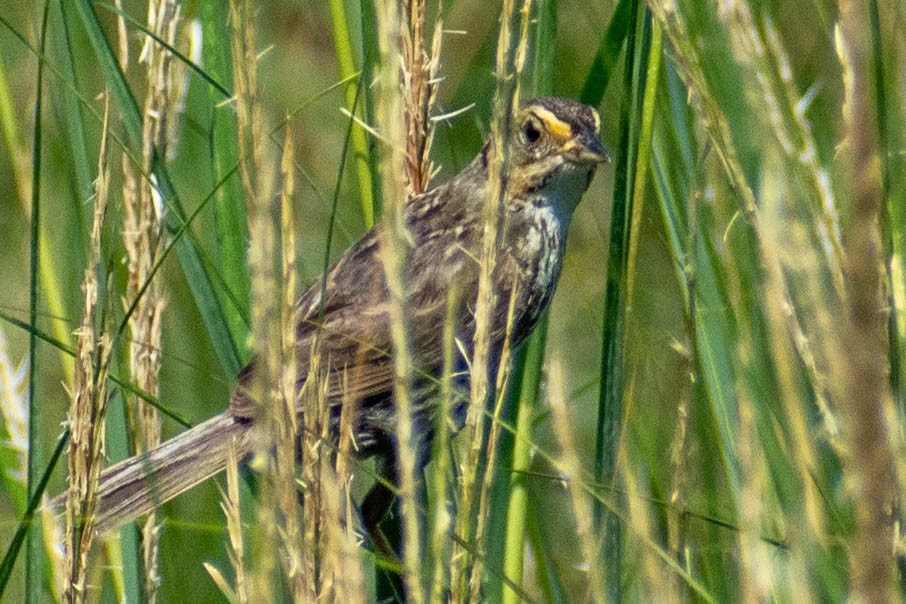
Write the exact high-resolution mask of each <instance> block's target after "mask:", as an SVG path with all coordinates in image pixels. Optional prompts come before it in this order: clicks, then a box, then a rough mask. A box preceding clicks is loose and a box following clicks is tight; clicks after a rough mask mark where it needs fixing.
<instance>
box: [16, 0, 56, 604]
mask: <svg viewBox="0 0 906 604" xmlns="http://www.w3.org/2000/svg"><path fill="white" fill-rule="evenodd" d="M49 13H50V0H46V1H45V3H44V11H43V17H42V19H41V30H40V42H39V49H40V56H41V57H43V56H44V48H45V45H46V41H47V19H48V15H49ZM43 91H44V61H43V60H40V58H39V60H38V78H37V83H36V93H35V111H34V116H35V123H34V140H33V143H32V145H33V147H32V180H31V186H32V190H31V221H30V225H29V226H30V233H29V237H30V244H31V249H30V253H29V268H28V284H29V285H28V321H29V324H30V325H32V326H37V324H38V298H39V292H38V280H39V278H40V276H39V270H40V266H41V257H40V255H39V250H40V243H39V242H40V239H41V230H42V229H41V183H42V181H41V165H42V161H43V156H42V152H41V143H42V140H43V139H42V130H41V128H42V125H43V97H44V92H43ZM40 397H41V394H40V393H39V391H38V339H37V338H36V337H35V335H34V333H29V336H28V495H29V499H30V500H34V499H36V498H38V497H40V493H41V492H42V491H43V489H44V486H46V484H47V482H46V480H45V481H42V472H44V473H46V468H44V438H43V424H44V413H43V412H42V411H43V405H42V401H41V398H40ZM29 507H31V506H29ZM28 524H29V528H28V531H27V534H28V541H27V543H26V550H25V595H26V598H27V599H28V600H29V601H33V602H36V601H39V600H43V599H44V597H45V585H44V577H45V570H46V566H45V558H44V541H43V536H42V534H41V530H40V527H39V526H38V525H35V526H30V523H28ZM13 559H15V557H14V558H13Z"/></svg>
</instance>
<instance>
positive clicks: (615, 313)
mask: <svg viewBox="0 0 906 604" xmlns="http://www.w3.org/2000/svg"><path fill="white" fill-rule="evenodd" d="M645 14H646V13H645V8H644V5H643V4H641V3H633V7H632V10H631V19H632V20H631V22H630V24H629V25H628V29H629V32H630V33H629V36H628V38H627V41H626V48H627V52H626V72H625V77H626V90H627V93H626V99H625V100H624V102H623V104H622V107H621V112H620V115H621V118H620V123H621V132H620V149H619V152H618V153H617V165H616V169H615V174H616V177H615V182H614V203H613V210H612V212H611V227H610V244H609V250H608V258H607V284H606V288H605V299H604V328H603V333H602V337H601V341H602V349H601V378H600V384H601V386H600V393H599V397H598V420H597V428H596V431H595V464H594V477H595V482H596V483H597V484H602V485H608V486H612V483H613V481H614V478H615V472H616V453H617V447H618V443H619V438H620V430H621V423H622V415H623V405H624V401H623V388H624V385H623V361H622V358H623V330H624V323H623V322H624V312H625V310H624V309H625V305H626V303H627V299H626V295H627V289H626V287H627V283H626V279H627V275H626V271H627V254H628V252H629V246H630V241H631V238H632V237H636V236H637V234H635V233H632V232H630V231H629V228H630V221H631V216H632V214H633V209H632V207H633V204H634V203H635V202H637V201H638V200H635V199H634V196H633V192H634V187H633V183H634V180H635V170H636V164H635V160H636V156H637V153H638V147H637V142H638V133H639V130H640V127H641V125H640V123H639V120H640V109H641V102H642V96H643V94H644V88H645V78H644V71H643V66H644V64H645V61H644V57H645V56H646V53H647V46H648V43H649V42H648V39H647V35H646V33H645V20H646V17H645ZM595 519H596V523H597V526H598V527H599V530H602V531H603V533H604V544H603V548H604V553H603V555H604V561H603V565H604V568H605V569H606V571H607V589H608V594H607V597H608V598H609V599H612V600H613V601H620V600H621V583H622V580H621V573H622V570H621V568H622V554H621V552H622V548H623V538H622V530H623V529H622V527H621V525H620V522H619V519H618V518H617V517H616V516H615V515H613V514H606V513H605V511H604V509H603V507H602V506H601V505H599V504H597V505H596V506H595Z"/></svg>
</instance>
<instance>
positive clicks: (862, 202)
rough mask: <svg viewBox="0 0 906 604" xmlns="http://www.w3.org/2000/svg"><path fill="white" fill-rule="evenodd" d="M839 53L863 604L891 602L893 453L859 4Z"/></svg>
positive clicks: (866, 56)
mask: <svg viewBox="0 0 906 604" xmlns="http://www.w3.org/2000/svg"><path fill="white" fill-rule="evenodd" d="M839 8H840V15H841V23H840V28H839V29H838V31H837V33H838V37H837V42H838V52H839V54H840V56H841V60H842V61H843V67H844V69H843V76H844V80H843V84H844V92H845V100H844V105H843V130H842V134H843V136H844V140H845V141H846V150H845V155H844V157H845V160H846V162H847V163H846V176H847V177H848V178H847V182H848V183H849V187H848V193H849V195H850V199H851V205H850V220H849V226H848V228H847V232H846V237H845V241H846V251H847V259H846V276H847V281H846V285H847V294H848V303H849V309H848V315H849V316H848V324H847V330H846V336H845V340H844V342H845V346H846V356H847V359H848V361H849V363H848V365H847V371H846V373H845V374H844V376H842V377H843V380H844V385H843V391H844V393H845V399H844V400H845V401H846V405H847V409H846V413H847V422H846V431H847V433H848V440H849V446H850V451H851V457H850V459H849V460H847V461H848V463H847V465H846V466H845V468H844V472H845V474H844V475H845V477H846V482H847V484H848V486H849V488H850V490H851V493H852V497H853V502H854V504H855V522H856V534H855V540H854V543H853V546H854V550H853V553H852V556H851V557H850V566H851V571H852V594H853V597H854V599H855V600H856V601H861V602H892V601H894V592H893V561H892V560H891V556H890V552H891V551H892V547H893V521H892V518H891V512H892V504H893V495H894V490H893V485H895V484H896V475H895V473H894V467H893V460H892V458H891V455H892V452H893V450H894V448H893V446H892V442H891V440H890V435H889V428H888V426H887V425H886V424H885V419H886V417H888V416H891V415H892V413H889V412H888V410H887V407H888V406H889V405H890V404H891V400H890V383H889V381H888V369H889V367H888V361H887V359H889V358H890V354H889V353H890V351H889V350H888V343H889V341H890V340H889V338H888V333H887V323H886V316H885V313H883V312H881V311H882V309H883V308H884V307H885V304H884V301H883V299H882V297H881V287H882V283H883V275H882V267H883V263H882V258H881V256H880V253H879V250H880V247H881V246H880V233H879V232H878V219H879V216H880V210H881V198H882V195H881V182H880V165H879V157H878V154H877V148H878V145H877V142H878V141H877V131H876V129H875V128H876V126H875V124H876V122H875V121H874V117H873V116H874V112H873V110H872V106H871V100H870V99H871V95H872V92H871V83H870V81H869V77H868V74H869V73H871V63H870V56H871V52H872V51H871V42H870V37H869V36H870V33H869V30H868V27H867V24H866V19H865V15H864V13H865V7H864V6H863V5H862V4H861V3H857V2H850V1H848V0H841V1H840V2H839Z"/></svg>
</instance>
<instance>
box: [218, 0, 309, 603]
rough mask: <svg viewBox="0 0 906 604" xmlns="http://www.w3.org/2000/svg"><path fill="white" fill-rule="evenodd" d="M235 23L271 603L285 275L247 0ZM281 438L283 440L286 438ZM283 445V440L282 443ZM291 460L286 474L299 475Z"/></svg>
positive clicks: (261, 586)
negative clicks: (280, 265) (280, 259)
mask: <svg viewBox="0 0 906 604" xmlns="http://www.w3.org/2000/svg"><path fill="white" fill-rule="evenodd" d="M230 22H231V27H232V29H233V35H232V49H233V82H234V88H235V107H236V117H237V132H238V138H239V157H240V158H241V159H240V162H239V173H240V177H241V180H242V185H243V188H244V190H245V199H246V207H247V211H248V228H249V239H250V241H251V242H252V244H251V246H250V247H249V252H248V263H249V273H250V276H251V301H252V338H253V349H254V350H255V372H254V377H253V379H252V381H251V384H250V388H249V398H250V399H251V400H252V401H255V403H256V405H257V408H256V410H255V426H256V428H255V432H256V446H255V451H254V456H255V460H254V462H253V463H254V465H256V466H257V467H258V468H259V469H261V470H262V471H263V478H264V480H263V481H262V488H261V496H260V499H259V505H258V510H257V526H258V529H259V530H258V531H256V532H255V537H256V539H255V546H254V551H255V564H254V569H253V572H252V573H251V574H250V577H249V578H250V588H251V589H253V590H254V594H255V597H256V599H258V598H260V599H261V600H262V601H270V600H271V599H273V597H274V596H275V595H276V593H275V591H274V572H275V569H276V568H277V566H278V562H277V560H278V558H279V557H280V556H281V554H282V552H281V547H280V546H279V543H280V527H279V526H278V517H279V514H280V503H279V500H280V496H279V494H278V492H279V491H278V486H277V482H278V481H279V478H280V476H279V472H280V471H281V470H280V469H279V468H277V467H275V460H274V458H273V455H274V453H273V451H274V447H275V446H279V445H285V432H286V431H291V430H292V428H291V427H290V426H287V425H285V422H284V424H283V425H281V419H285V418H281V413H280V409H281V408H282V405H283V402H282V400H283V396H282V391H281V384H282V380H283V376H282V372H283V368H282V358H283V345H282V329H281V309H280V304H279V303H278V301H279V300H281V296H280V283H279V275H278V274H277V270H276V268H275V262H274V259H275V258H277V257H278V255H277V254H278V251H277V227H276V224H275V218H274V217H275V216H276V215H277V213H278V211H279V210H278V209H277V208H275V205H276V202H275V198H274V196H273V195H272V193H273V190H274V189H273V187H274V182H273V175H274V171H273V170H272V167H271V165H270V164H269V163H268V157H267V153H266V148H265V142H266V141H267V139H268V138H267V130H266V129H265V127H264V124H263V117H262V114H261V104H260V102H259V90H258V53H257V51H256V43H255V27H254V22H255V13H254V9H253V5H252V3H251V2H250V1H248V0H231V2H230ZM281 436H283V437H284V438H281ZM281 441H282V442H281ZM277 455H278V456H279V461H281V462H282V461H286V452H285V451H282V452H278V453H277ZM290 459H291V460H293V463H292V464H290V467H289V468H288V469H284V470H283V471H287V472H291V473H294V472H295V467H294V465H295V464H294V456H293V455H292V454H291V455H290Z"/></svg>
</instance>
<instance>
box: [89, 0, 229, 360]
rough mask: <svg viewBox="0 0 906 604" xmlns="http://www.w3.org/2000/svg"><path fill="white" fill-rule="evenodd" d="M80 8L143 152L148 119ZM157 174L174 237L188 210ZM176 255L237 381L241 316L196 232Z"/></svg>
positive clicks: (157, 164) (92, 17)
mask: <svg viewBox="0 0 906 604" xmlns="http://www.w3.org/2000/svg"><path fill="white" fill-rule="evenodd" d="M76 8H77V9H78V12H79V16H80V17H81V19H82V23H83V24H84V26H85V30H86V33H87V35H88V38H89V40H90V42H91V45H92V47H93V48H94V51H95V55H96V56H97V58H98V61H99V62H100V64H101V68H102V70H103V73H104V76H105V81H106V82H107V85H108V86H109V87H110V90H111V92H112V93H113V95H112V96H113V98H114V99H115V100H116V102H117V104H118V105H119V108H120V113H121V115H122V119H123V124H124V126H125V129H126V133H127V137H128V139H129V141H130V142H131V143H132V144H133V145H135V146H137V145H139V144H140V141H141V137H142V117H141V113H140V111H139V108H138V105H137V104H136V101H135V97H134V96H133V95H132V91H131V90H130V89H129V86H128V84H127V83H126V79H125V76H124V74H123V72H122V70H121V69H120V66H119V63H118V61H117V60H116V56H115V54H114V53H113V50H112V49H111V47H110V42H109V40H108V39H107V36H106V35H105V34H104V32H103V30H102V29H101V26H100V23H99V21H98V16H97V14H96V13H95V12H94V10H93V8H92V5H91V3H89V1H88V0H76ZM151 169H152V174H153V176H154V178H155V180H156V182H155V186H156V187H157V189H158V192H159V194H160V196H161V198H162V199H163V200H165V203H166V205H167V206H168V207H169V208H170V209H171V211H169V212H167V230H168V231H169V232H170V233H171V235H172V234H174V233H177V232H179V231H180V230H181V229H182V228H183V225H184V224H185V218H186V214H185V210H184V209H183V207H182V203H181V201H180V199H179V197H178V196H177V193H176V190H175V188H174V186H173V183H172V181H171V179H170V176H169V174H168V172H167V169H166V167H165V166H164V163H163V161H162V158H160V157H154V158H153V160H152V163H151ZM176 252H177V256H178V257H179V262H180V265H181V266H182V269H183V272H184V273H185V275H186V281H187V282H188V284H189V287H190V289H191V291H192V295H193V297H194V300H195V304H196V306H197V307H198V310H199V312H200V314H201V316H202V320H203V322H204V324H205V327H206V328H207V331H208V335H209V337H210V338H211V340H212V343H213V347H214V350H215V352H216V354H217V357H218V359H219V360H220V364H221V366H222V367H223V369H224V371H225V372H226V373H227V375H236V374H237V373H239V370H240V369H241V367H242V359H241V358H240V352H239V350H240V348H239V346H238V345H237V342H242V341H245V338H244V335H245V334H237V333H233V331H232V330H231V327H230V324H229V321H228V320H227V314H228V313H229V312H235V310H234V309H230V308H228V307H226V306H225V305H224V304H223V303H222V302H221V300H220V296H218V294H217V291H215V288H214V284H213V283H212V281H211V276H210V274H209V267H208V265H207V264H206V263H205V262H204V260H203V258H202V253H201V247H200V245H199V244H198V242H197V240H196V239H195V237H194V236H193V235H192V233H191V231H189V237H181V238H180V239H179V241H178V243H177V245H176Z"/></svg>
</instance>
